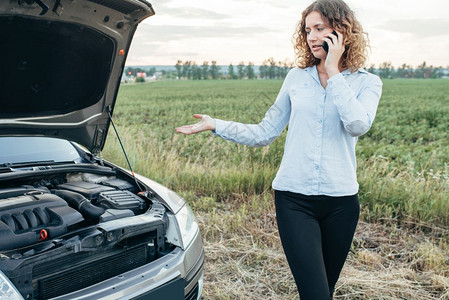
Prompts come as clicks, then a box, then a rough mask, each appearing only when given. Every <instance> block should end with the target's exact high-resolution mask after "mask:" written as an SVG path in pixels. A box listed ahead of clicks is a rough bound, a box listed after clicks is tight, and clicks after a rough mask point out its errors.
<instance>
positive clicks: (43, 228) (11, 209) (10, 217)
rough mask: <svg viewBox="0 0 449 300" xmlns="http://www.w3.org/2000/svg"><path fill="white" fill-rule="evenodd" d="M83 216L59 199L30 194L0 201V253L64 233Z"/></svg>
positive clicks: (81, 219) (46, 195)
mask: <svg viewBox="0 0 449 300" xmlns="http://www.w3.org/2000/svg"><path fill="white" fill-rule="evenodd" d="M83 220H84V219H83V217H82V215H81V214H80V213H79V212H78V211H76V210H75V209H73V208H71V207H69V206H68V204H67V202H66V201H64V200H63V199H61V198H60V197H58V196H56V195H53V194H50V193H43V192H41V191H29V192H28V193H26V194H24V195H21V196H17V197H10V198H6V199H2V200H0V236H1V237H2V238H1V239H0V251H3V250H11V249H15V248H19V247H24V246H28V245H31V244H34V243H37V242H39V241H42V240H45V239H47V238H54V237H57V236H60V235H61V234H64V233H66V232H67V229H68V227H69V226H71V225H74V224H77V223H79V222H81V221H83Z"/></svg>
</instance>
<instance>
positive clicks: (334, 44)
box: [324, 30, 345, 77]
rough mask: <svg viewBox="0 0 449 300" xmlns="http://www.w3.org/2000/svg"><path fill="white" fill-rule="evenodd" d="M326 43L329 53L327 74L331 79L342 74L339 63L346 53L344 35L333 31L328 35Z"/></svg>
mask: <svg viewBox="0 0 449 300" xmlns="http://www.w3.org/2000/svg"><path fill="white" fill-rule="evenodd" d="M324 41H325V42H326V43H327V44H328V51H327V52H328V53H327V57H326V61H325V64H324V66H325V68H326V72H327V74H328V76H329V77H331V76H333V75H335V74H337V73H340V69H339V67H340V66H339V62H340V59H341V56H342V55H343V53H344V52H345V46H344V45H343V34H341V33H339V32H337V31H335V30H334V31H333V32H332V33H330V34H328V35H327V37H326V38H324Z"/></svg>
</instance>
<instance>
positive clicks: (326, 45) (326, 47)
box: [323, 30, 338, 53]
mask: <svg viewBox="0 0 449 300" xmlns="http://www.w3.org/2000/svg"><path fill="white" fill-rule="evenodd" d="M332 34H333V35H335V36H336V37H337V39H338V35H337V32H336V31H335V30H334V31H332ZM323 49H324V51H326V53H328V52H329V45H328V44H327V42H324V43H323Z"/></svg>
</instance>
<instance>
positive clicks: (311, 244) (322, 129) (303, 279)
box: [176, 0, 382, 300]
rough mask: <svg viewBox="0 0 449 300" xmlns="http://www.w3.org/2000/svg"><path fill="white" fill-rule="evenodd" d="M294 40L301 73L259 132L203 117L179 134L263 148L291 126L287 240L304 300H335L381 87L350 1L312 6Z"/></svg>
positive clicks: (281, 197) (285, 178)
mask: <svg viewBox="0 0 449 300" xmlns="http://www.w3.org/2000/svg"><path fill="white" fill-rule="evenodd" d="M294 37H295V50H296V56H297V57H296V59H297V60H296V61H297V64H298V67H297V68H294V69H292V70H291V71H290V72H289V73H288V75H287V77H286V78H285V80H284V83H283V85H282V87H281V90H280V92H279V94H278V97H277V99H276V101H275V103H274V104H273V106H272V107H271V108H270V109H269V110H268V112H267V114H266V115H265V117H264V119H263V120H262V121H261V122H260V123H259V124H240V123H235V122H230V121H223V120H218V119H212V118H211V117H209V116H207V115H194V116H195V117H196V118H200V119H201V121H200V122H199V123H197V124H194V125H186V126H182V127H178V128H176V131H177V132H180V133H184V134H192V133H197V132H201V131H205V130H212V131H213V132H214V134H216V135H218V136H220V137H222V138H224V139H227V140H230V141H234V142H237V143H241V144H246V145H250V146H263V145H267V144H269V143H270V142H271V141H273V140H274V139H275V138H276V137H278V136H279V135H280V134H281V132H282V131H283V130H284V128H285V127H286V125H287V124H288V133H287V138H286V141H285V147H284V155H283V158H282V162H281V165H280V168H279V170H278V172H277V174H276V178H275V179H274V181H273V184H272V187H273V189H274V191H275V204H276V219H277V223H278V228H279V235H280V237H281V241H282V245H283V248H284V252H285V254H286V257H287V261H288V263H289V266H290V269H291V271H292V273H293V276H294V278H295V281H296V284H297V287H298V291H299V294H300V296H301V300H304V299H313V300H320V299H332V294H333V291H334V287H335V284H336V282H337V280H338V277H339V275H340V271H341V269H342V268H343V265H344V262H345V260H346V256H347V254H348V251H349V248H350V245H351V242H352V238H353V236H354V232H355V228H356V225H357V222H358V217H359V201H358V196H357V193H358V183H357V179H356V158H355V145H356V142H357V137H358V136H360V135H362V134H364V133H366V132H367V131H368V130H369V129H370V127H371V125H372V123H373V120H374V117H375V115H376V109H377V105H378V103H379V99H380V96H381V92H382V82H381V81H380V79H379V78H378V77H377V76H375V75H373V74H370V73H368V72H366V71H365V70H364V69H362V67H363V66H364V64H365V61H366V55H365V51H366V50H367V47H368V39H367V37H366V34H365V33H364V32H363V30H362V27H361V25H360V23H359V22H358V21H357V20H356V19H355V17H354V13H353V12H352V11H351V9H350V8H349V7H348V6H347V5H346V3H344V2H343V1H341V0H318V1H315V2H313V3H312V4H311V5H310V6H309V7H307V8H306V10H305V11H304V12H303V13H302V19H301V20H300V22H299V23H298V27H297V30H296V33H295V35H294ZM324 42H326V43H327V44H328V52H327V51H326V50H325V49H324V48H323V43H324Z"/></svg>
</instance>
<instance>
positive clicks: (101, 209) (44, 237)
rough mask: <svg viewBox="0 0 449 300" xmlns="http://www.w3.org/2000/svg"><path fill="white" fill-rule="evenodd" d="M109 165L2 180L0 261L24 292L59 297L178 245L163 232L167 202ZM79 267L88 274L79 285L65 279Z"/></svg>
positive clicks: (121, 271) (46, 296) (149, 260)
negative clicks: (90, 274)
mask: <svg viewBox="0 0 449 300" xmlns="http://www.w3.org/2000/svg"><path fill="white" fill-rule="evenodd" d="M104 168H106V167H104ZM69 169H70V168H69ZM108 169H109V171H108V172H96V173H97V174H96V173H94V172H93V173H89V172H67V170H66V169H64V170H59V171H57V172H51V176H49V175H43V176H42V175H37V176H36V175H34V176H32V177H27V176H24V177H21V178H18V179H16V180H13V181H7V182H2V183H3V184H5V185H6V187H4V188H0V234H1V236H2V239H0V266H1V269H2V271H3V272H4V273H5V275H7V276H8V277H9V278H10V280H11V281H12V282H13V283H14V284H15V286H16V287H17V288H18V289H19V290H20V291H21V293H22V295H29V297H30V299H47V298H51V297H55V296H58V295H60V294H61V293H68V292H70V291H74V290H78V289H80V288H83V287H84V286H88V285H91V284H93V283H95V282H98V281H100V280H104V279H106V278H110V277H113V276H116V275H118V274H121V273H123V272H126V271H127V270H132V269H133V268H136V267H137V266H140V265H143V264H145V263H149V262H151V261H153V260H155V259H157V258H159V257H162V256H164V255H166V254H167V253H169V252H170V251H172V250H173V246H172V245H169V244H167V242H166V240H165V234H166V230H167V226H168V220H167V217H166V211H167V210H166V208H165V206H164V205H162V204H161V203H160V202H159V201H158V200H157V199H156V197H155V196H154V195H153V194H152V192H151V191H141V190H140V189H139V186H138V184H136V183H135V182H133V178H132V177H131V176H128V175H127V174H125V173H118V172H117V175H113V174H115V170H113V169H111V168H108ZM111 170H113V172H111ZM38 173H39V172H38ZM43 173H44V174H45V173H46V172H45V171H44V172H43ZM98 173H100V174H98ZM102 173H103V174H102ZM35 174H36V173H35ZM127 176H128V177H127ZM115 260H116V261H117V262H116V263H112V262H113V261H115ZM87 269H89V270H91V271H90V272H91V273H92V274H94V275H92V277H89V276H86V270H87ZM99 272H100V273H99ZM55 274H56V275H55ZM74 274H75V275H74ZM76 274H79V276H82V277H83V280H80V281H73V286H70V285H69V284H68V283H67V282H60V280H61V278H66V277H70V276H78V275H76ZM86 278H88V279H86Z"/></svg>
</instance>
